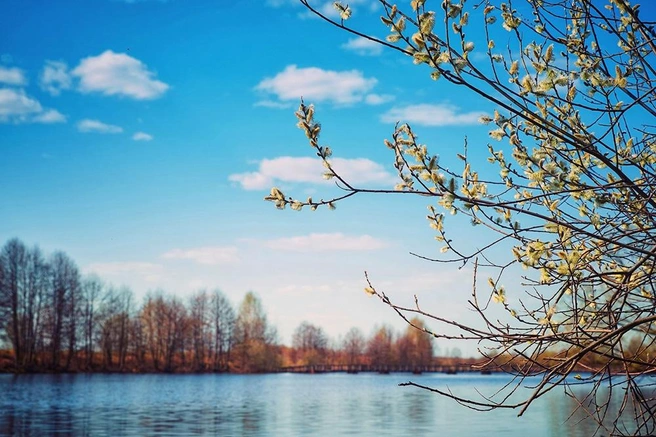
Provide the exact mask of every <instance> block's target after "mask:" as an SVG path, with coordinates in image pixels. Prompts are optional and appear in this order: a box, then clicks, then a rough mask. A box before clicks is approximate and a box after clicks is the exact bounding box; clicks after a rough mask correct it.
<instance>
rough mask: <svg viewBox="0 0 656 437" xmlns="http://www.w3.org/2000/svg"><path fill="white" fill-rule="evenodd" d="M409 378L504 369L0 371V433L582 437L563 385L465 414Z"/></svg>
mask: <svg viewBox="0 0 656 437" xmlns="http://www.w3.org/2000/svg"><path fill="white" fill-rule="evenodd" d="M408 380H412V381H415V382H417V383H420V384H423V385H430V386H435V387H440V388H443V389H444V388H446V387H447V386H448V387H449V388H451V389H452V390H454V391H455V392H459V393H464V394H470V395H471V394H473V393H475V392H474V387H476V388H478V389H479V390H481V391H482V392H484V393H488V394H491V393H492V392H493V391H494V390H495V389H496V388H499V387H500V386H502V385H503V384H504V383H505V382H507V381H508V377H506V376H504V375H491V376H482V375H443V374H427V375H407V374H392V375H376V374H358V375H348V374H322V375H298V374H273V375H26V376H25V375H24V376H13V375H0V435H17V436H48V435H70V436H87V435H88V436H104V435H107V436H182V435H221V436H228V435H292V436H294V435H297V436H308V435H313V436H314V435H318V436H320V435H324V436H336V435H352V436H365V435H390V436H397V435H410V436H422V435H439V436H451V435H461V436H477V435H481V436H483V435H485V436H489V435H504V436H515V435H516V436H530V437H538V436H586V437H587V436H590V435H592V434H593V433H594V431H595V427H594V424H593V423H590V422H588V421H583V422H581V421H580V417H574V418H573V419H570V420H569V421H568V420H567V418H568V416H569V414H570V413H571V410H572V406H573V404H572V401H571V400H570V399H569V398H568V397H567V396H565V395H564V394H563V392H562V390H560V391H558V392H557V393H553V394H552V395H550V396H548V397H547V398H546V399H540V400H538V401H537V403H536V404H535V405H534V406H533V407H532V408H531V409H530V410H529V412H528V413H527V414H526V415H525V416H524V417H521V418H517V417H516V414H517V412H516V411H512V410H507V411H495V412H488V413H485V412H483V413H479V412H473V411H471V410H469V409H466V408H464V407H462V406H459V405H457V404H455V403H454V402H453V401H450V400H448V399H444V398H442V397H440V396H437V395H434V394H431V393H428V392H426V391H423V390H420V389H417V388H413V387H397V384H398V383H399V382H405V381H408Z"/></svg>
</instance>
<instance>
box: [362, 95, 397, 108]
mask: <svg viewBox="0 0 656 437" xmlns="http://www.w3.org/2000/svg"><path fill="white" fill-rule="evenodd" d="M392 100H394V96H393V95H391V94H373V93H372V94H367V95H366V96H365V98H364V102H365V103H366V104H367V105H382V104H383V103H387V102H391V101H392Z"/></svg>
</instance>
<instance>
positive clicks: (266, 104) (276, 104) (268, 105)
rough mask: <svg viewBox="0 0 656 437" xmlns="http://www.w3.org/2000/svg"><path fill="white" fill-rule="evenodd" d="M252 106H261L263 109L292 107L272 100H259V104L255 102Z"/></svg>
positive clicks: (289, 104)
mask: <svg viewBox="0 0 656 437" xmlns="http://www.w3.org/2000/svg"><path fill="white" fill-rule="evenodd" d="M253 106H261V107H263V108H275V109H288V108H291V107H292V104H291V103H283V102H276V101H274V100H260V101H259V102H255V104H254V105H253Z"/></svg>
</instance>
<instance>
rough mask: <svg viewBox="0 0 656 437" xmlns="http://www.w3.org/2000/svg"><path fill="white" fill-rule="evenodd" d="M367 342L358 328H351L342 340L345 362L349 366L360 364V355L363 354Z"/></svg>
mask: <svg viewBox="0 0 656 437" xmlns="http://www.w3.org/2000/svg"><path fill="white" fill-rule="evenodd" d="M366 345H367V342H366V340H365V338H364V335H363V334H362V331H360V330H359V329H358V328H351V329H350V330H349V331H348V332H347V333H346V335H345V336H344V340H343V342H342V349H343V351H344V353H345V354H346V360H347V364H348V365H349V366H350V368H353V367H354V366H356V365H358V364H362V355H363V354H364V351H365V347H366Z"/></svg>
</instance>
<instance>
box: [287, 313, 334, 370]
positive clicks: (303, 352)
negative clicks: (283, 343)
mask: <svg viewBox="0 0 656 437" xmlns="http://www.w3.org/2000/svg"><path fill="white" fill-rule="evenodd" d="M292 347H293V348H294V351H295V353H296V354H297V360H298V361H299V364H305V365H316V364H323V363H324V361H325V360H326V352H327V349H328V337H327V336H326V334H325V333H324V332H323V329H321V328H320V327H318V326H315V325H313V324H312V323H309V322H301V324H300V325H299V326H298V327H297V328H296V330H295V331H294V335H293V336H292Z"/></svg>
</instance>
